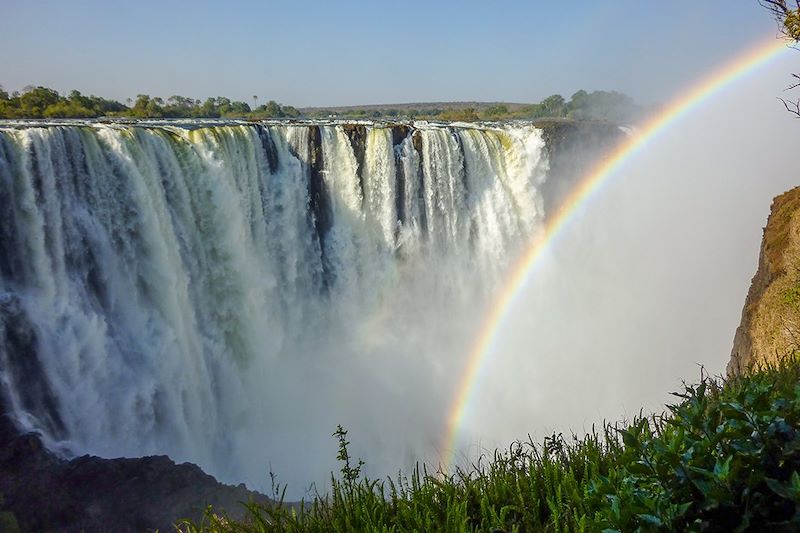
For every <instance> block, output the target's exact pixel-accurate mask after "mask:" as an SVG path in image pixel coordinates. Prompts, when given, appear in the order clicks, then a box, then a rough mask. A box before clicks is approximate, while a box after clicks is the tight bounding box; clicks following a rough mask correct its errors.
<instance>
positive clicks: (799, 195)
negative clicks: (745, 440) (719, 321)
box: [728, 187, 800, 375]
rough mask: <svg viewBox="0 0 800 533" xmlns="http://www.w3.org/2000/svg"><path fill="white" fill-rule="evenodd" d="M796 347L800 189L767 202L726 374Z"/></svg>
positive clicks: (799, 300) (798, 345) (799, 324)
mask: <svg viewBox="0 0 800 533" xmlns="http://www.w3.org/2000/svg"><path fill="white" fill-rule="evenodd" d="M798 348H800V187H796V188H794V189H792V190H790V191H788V192H785V193H783V194H782V195H780V196H778V197H776V198H775V200H773V202H772V208H771V210H770V215H769V219H768V220H767V225H766V227H765V228H764V237H763V239H762V242H761V252H760V255H759V258H758V270H757V271H756V274H755V276H754V277H753V281H752V282H751V283H750V290H749V291H748V293H747V299H746V300H745V304H744V309H743V310H742V320H741V323H740V325H739V327H738V328H737V329H736V334H735V336H734V339H733V350H732V351H731V359H730V362H729V363H728V374H729V375H732V374H737V373H740V372H742V371H746V370H747V369H749V368H751V367H752V366H753V365H756V364H758V363H759V362H767V361H774V360H775V359H777V358H780V357H783V356H785V355H788V354H790V353H792V352H794V351H795V350H797V349H798Z"/></svg>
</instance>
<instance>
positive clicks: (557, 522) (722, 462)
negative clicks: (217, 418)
mask: <svg viewBox="0 0 800 533" xmlns="http://www.w3.org/2000/svg"><path fill="white" fill-rule="evenodd" d="M675 396H676V397H677V398H679V402H678V403H676V404H675V405H669V406H667V409H668V410H667V412H666V413H664V414H663V415H659V416H655V417H649V418H645V417H638V418H637V419H635V420H634V421H633V422H632V423H631V424H627V425H624V426H621V427H620V426H610V425H607V426H605V427H604V428H603V431H602V432H600V433H597V432H593V433H592V434H590V435H587V436H586V437H584V438H582V439H579V438H577V437H574V436H573V437H572V438H570V439H565V438H564V437H563V436H562V435H554V436H552V437H549V438H547V439H545V440H544V443H543V444H541V445H538V444H535V443H533V442H532V441H529V442H527V443H519V442H517V443H514V444H512V445H511V446H510V447H509V449H508V450H506V451H498V452H495V453H494V455H493V456H492V457H491V458H488V460H487V458H486V457H483V458H481V459H480V460H479V461H478V462H477V463H476V464H474V465H472V466H471V467H470V468H467V469H462V468H458V469H456V471H455V472H454V473H452V474H445V473H443V472H441V471H438V472H429V471H428V470H427V469H426V468H424V467H423V468H420V467H417V468H416V469H415V470H414V471H413V472H411V474H410V476H404V475H400V476H399V477H398V478H397V479H386V480H384V481H375V480H370V479H368V478H366V477H365V476H363V474H362V468H361V467H362V466H363V462H361V461H359V462H358V464H357V465H356V466H353V465H352V464H351V459H350V454H349V453H348V450H347V447H348V445H349V442H348V441H347V440H346V436H347V432H346V431H345V430H344V429H342V428H341V426H339V427H338V428H337V431H336V432H335V433H334V437H336V438H337V440H338V442H339V453H338V459H339V460H340V462H341V463H342V465H343V466H342V469H341V478H336V477H334V478H333V481H332V488H331V491H330V493H329V494H328V495H327V496H317V497H316V498H315V499H314V500H313V501H312V502H310V503H309V502H303V503H301V504H300V505H299V506H290V505H286V504H284V503H283V493H281V497H280V498H276V500H277V502H276V504H275V505H271V506H259V505H255V504H247V511H248V518H247V519H246V520H245V521H243V522H236V521H232V520H229V519H228V518H227V517H225V516H224V515H222V516H220V515H216V514H214V513H213V510H211V509H209V510H208V512H207V513H206V517H205V519H204V520H203V522H202V523H200V524H194V523H191V522H185V523H183V524H181V525H180V526H179V527H180V529H181V530H182V531H185V532H187V533H194V532H199V531H213V532H222V531H256V532H258V531H261V532H267V531H276V532H300V531H318V532H323V531H324V532H328V531H342V532H344V531H386V532H388V531H394V532H404V531H408V532H411V531H452V532H456V531H459V532H460V531H507V532H511V531H517V532H522V531H554V532H555V531H559V532H560V531H565V532H566V531H674V530H691V531H743V530H745V529H753V530H765V529H768V528H774V529H776V530H778V531H790V530H792V531H794V530H797V529H798V528H800V473H799V472H800V433H798V430H797V428H798V427H800V364H798V363H797V362H796V361H795V360H794V359H791V360H785V361H783V362H782V363H780V364H779V365H777V366H772V367H765V368H761V369H759V370H758V371H757V372H754V373H753V374H751V375H748V376H741V377H736V378H732V379H730V380H729V381H727V382H723V381H722V380H719V379H718V380H713V379H709V378H708V377H705V376H701V381H700V383H699V384H697V385H687V386H685V388H684V391H683V392H681V393H676V394H675ZM284 491H285V488H284ZM275 493H276V495H277V491H275Z"/></svg>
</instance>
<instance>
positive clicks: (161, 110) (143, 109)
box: [0, 86, 300, 118]
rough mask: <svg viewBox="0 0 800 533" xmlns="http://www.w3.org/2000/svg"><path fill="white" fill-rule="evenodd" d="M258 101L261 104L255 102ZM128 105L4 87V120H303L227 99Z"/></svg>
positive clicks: (175, 98) (149, 99)
mask: <svg viewBox="0 0 800 533" xmlns="http://www.w3.org/2000/svg"><path fill="white" fill-rule="evenodd" d="M254 101H257V100H255V99H254ZM127 104H128V105H124V104H122V103H120V102H117V101H116V100H107V99H105V98H100V97H98V96H84V95H83V94H81V93H80V92H79V91H71V92H70V93H69V94H68V95H66V96H62V95H60V94H59V93H58V92H57V91H55V90H53V89H49V88H47V87H26V88H25V89H24V90H23V91H22V93H19V92H14V93H13V94H9V93H8V92H7V91H6V90H5V89H3V88H2V86H0V118H96V117H102V116H118V117H134V118H281V117H299V116H300V112H299V111H298V110H297V109H296V108H294V107H292V106H283V105H280V104H278V103H277V102H275V101H272V100H270V101H269V102H268V103H267V104H265V105H262V106H260V107H258V108H256V109H255V111H254V110H252V109H251V108H250V106H249V105H248V104H247V103H245V102H240V101H236V100H231V99H230V98H226V97H224V96H217V97H211V98H207V99H206V100H205V101H203V102H201V101H200V100H196V99H194V98H190V97H186V96H180V95H177V94H175V95H172V96H170V97H169V98H167V100H166V101H165V100H164V99H163V98H161V97H158V96H150V95H149V94H140V95H137V96H136V99H135V100H131V99H130V98H129V99H128V100H127Z"/></svg>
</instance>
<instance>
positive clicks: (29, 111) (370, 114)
mask: <svg viewBox="0 0 800 533" xmlns="http://www.w3.org/2000/svg"><path fill="white" fill-rule="evenodd" d="M255 99H256V98H255V97H254V100H255ZM643 114H644V109H643V108H641V107H640V106H638V105H637V104H636V103H634V101H633V99H632V98H631V97H630V96H627V95H625V94H622V93H619V92H615V91H593V92H591V93H589V92H586V91H584V90H580V91H578V92H576V93H575V94H573V95H572V97H571V98H570V99H569V100H566V99H565V98H564V97H563V96H561V95H560V94H554V95H552V96H549V97H547V98H545V99H544V100H542V101H541V102H539V103H538V104H526V105H520V104H508V105H506V104H496V105H489V106H486V105H484V106H480V107H463V106H453V107H446V106H445V107H441V108H440V107H435V106H434V107H423V108H420V109H413V108H411V109H409V108H402V109H396V108H392V107H390V106H387V107H386V108H377V109H376V108H375V107H374V106H373V107H370V108H364V109H359V108H351V109H347V110H344V111H342V110H340V111H336V110H326V109H314V110H309V111H308V112H307V113H305V114H304V113H301V112H300V111H299V110H297V109H296V108H294V107H292V106H287V105H281V104H279V103H277V102H275V101H273V100H270V101H268V102H267V103H266V104H262V105H260V106H257V107H255V108H251V107H250V105H248V104H247V103H246V102H241V101H235V100H231V99H229V98H226V97H224V96H217V97H212V98H207V99H206V100H205V101H201V100H196V99H194V98H189V97H186V96H178V95H174V96H170V97H169V98H167V99H166V100H164V99H163V98H160V97H158V96H150V95H148V94H140V95H138V96H137V97H136V99H135V100H131V99H129V100H128V101H127V105H126V104H123V103H121V102H118V101H116V100H108V99H105V98H101V97H99V96H94V95H92V96H84V95H83V94H81V93H80V92H79V91H71V92H70V93H69V94H67V95H61V94H59V93H58V92H57V91H54V90H53V89H49V88H47V87H27V88H26V89H25V90H24V91H22V92H21V93H20V92H14V93H12V94H9V93H7V92H6V91H4V90H3V88H2V87H0V118H6V119H8V118H11V119H14V118H96V117H131V118H246V119H266V118H298V117H301V116H306V117H309V118H329V117H338V118H375V119H379V118H384V119H430V120H447V121H463V122H474V121H479V120H488V121H495V120H513V119H522V120H534V119H539V118H567V119H574V120H603V121H608V122H612V123H616V124H630V123H635V122H637V121H638V120H639V119H640V118H641V117H642V116H643Z"/></svg>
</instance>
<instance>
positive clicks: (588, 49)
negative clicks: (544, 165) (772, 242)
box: [0, 0, 800, 106]
mask: <svg viewBox="0 0 800 533" xmlns="http://www.w3.org/2000/svg"><path fill="white" fill-rule="evenodd" d="M2 4H3V8H2V15H3V16H2V18H0V84H2V85H3V86H4V87H5V88H6V89H8V90H17V89H21V88H22V87H24V86H26V85H30V84H32V85H45V86H49V87H53V88H55V89H57V90H59V91H67V90H69V89H73V88H75V89H79V90H81V91H82V92H84V93H94V94H98V95H102V96H108V97H112V98H117V99H120V100H124V99H126V98H129V97H135V96H136V94H139V93H148V94H152V95H160V96H163V97H167V96H170V95H172V94H181V95H186V96H192V97H196V98H205V97H207V96H216V95H224V96H229V97H231V98H236V99H243V100H245V101H247V102H251V101H252V95H254V94H255V95H258V96H259V99H260V101H262V102H263V101H266V100H268V99H274V100H277V101H279V102H281V103H285V104H291V105H295V106H310V105H346V104H367V103H389V102H419V101H452V100H480V101H512V102H535V101H539V100H541V99H542V98H543V97H546V96H548V95H550V94H553V93H561V94H563V95H564V96H566V97H569V95H571V94H572V93H573V92H575V91H576V90H578V89H581V88H585V89H588V90H594V89H605V90H619V91H623V92H627V93H629V94H631V95H632V96H634V98H636V99H637V100H638V101H640V102H642V103H653V102H658V101H663V100H665V99H667V98H669V96H670V95H671V94H673V93H674V92H675V91H677V90H679V89H680V88H681V87H683V86H684V85H685V84H686V83H688V82H689V81H691V80H693V79H695V78H697V77H699V76H701V75H702V74H703V73H704V72H706V71H708V70H709V69H712V68H714V66H715V65H717V64H719V63H720V62H723V61H725V60H726V59H728V58H731V57H732V56H735V55H736V54H738V53H741V52H742V51H744V50H746V49H747V48H749V47H751V46H752V45H753V44H754V43H755V42H757V41H761V40H763V39H765V38H769V37H770V36H773V35H775V34H776V25H775V23H774V21H772V20H771V19H770V17H769V14H768V13H767V12H766V11H765V10H764V9H763V8H761V7H760V6H759V5H758V3H757V2H756V0H736V1H730V0H704V1H702V2H698V1H696V0H670V1H668V2H651V1H647V2H645V1H642V0H607V1H605V2H603V1H599V2H598V1H597V0H593V1H588V0H573V1H569V2H566V1H563V0H559V1H548V2H543V1H528V2H524V1H518V2H512V1H509V2H489V1H486V0H484V1H479V2H473V1H464V0H462V1H452V2H451V1H441V2H434V1H431V0H428V1H420V0H406V1H402V2H388V1H378V0H373V1H348V2H346V1H306V2H300V1H289V0H263V1H228V2H210V1H204V0H197V1H194V2H188V1H185V2H182V1H170V2H163V1H162V2H157V1H151V0H139V1H137V2H135V3H134V2H121V1H109V0H105V1H100V0H84V1H79V0H76V1H71V2H67V1H56V0H36V1H31V0H2ZM798 59H799V60H800V56H799V57H798ZM787 80H788V78H787ZM779 89H780V88H778V90H779Z"/></svg>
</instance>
